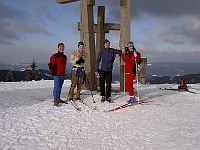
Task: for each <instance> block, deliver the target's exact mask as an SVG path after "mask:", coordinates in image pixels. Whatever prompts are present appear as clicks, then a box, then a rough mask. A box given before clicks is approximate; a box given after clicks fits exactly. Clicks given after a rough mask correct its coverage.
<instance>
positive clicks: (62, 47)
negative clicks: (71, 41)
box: [58, 45, 65, 53]
mask: <svg viewBox="0 0 200 150" xmlns="http://www.w3.org/2000/svg"><path fill="white" fill-rule="evenodd" d="M64 49H65V47H64V46H63V45H60V46H59V47H58V51H59V52H60V53H64Z"/></svg>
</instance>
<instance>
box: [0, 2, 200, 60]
mask: <svg viewBox="0 0 200 150" xmlns="http://www.w3.org/2000/svg"><path fill="white" fill-rule="evenodd" d="M119 4H120V0H96V4H95V7H94V21H95V23H96V22H97V19H96V18H97V17H96V16H97V7H98V6H102V5H104V6H105V9H106V16H105V17H106V22H109V23H118V22H119ZM79 5H80V2H73V3H69V4H63V5H62V4H58V3H56V0H17V1H16V0H9V1H8V0H0V8H1V9H0V63H30V62H32V59H35V61H36V62H37V63H48V61H49V57H50V56H51V55H52V54H53V53H55V52H56V51H57V44H58V42H60V41H62V42H63V43H64V44H65V54H66V55H67V56H68V57H69V56H70V53H71V52H72V50H74V49H76V48H77V43H78V41H79V40H80V37H79V31H78V30H77V22H78V21H79V19H80V16H79V14H80V9H79ZM199 6H200V0H131V40H132V41H133V42H134V44H135V47H136V49H137V50H138V51H139V52H140V53H141V54H142V56H143V57H147V58H148V63H152V62H168V61H170V62H199V60H200V9H199ZM106 38H108V39H109V40H110V41H111V47H114V48H119V31H111V32H110V33H109V34H107V35H106Z"/></svg>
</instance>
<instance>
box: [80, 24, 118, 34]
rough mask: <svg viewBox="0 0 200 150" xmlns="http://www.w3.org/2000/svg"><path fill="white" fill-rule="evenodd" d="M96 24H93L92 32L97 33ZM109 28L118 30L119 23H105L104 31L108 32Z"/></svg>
mask: <svg viewBox="0 0 200 150" xmlns="http://www.w3.org/2000/svg"><path fill="white" fill-rule="evenodd" d="M97 27H98V25H97V24H94V33H97ZM78 30H79V31H80V30H81V29H80V22H78ZM109 30H120V24H119V23H105V24H104V32H105V33H109Z"/></svg>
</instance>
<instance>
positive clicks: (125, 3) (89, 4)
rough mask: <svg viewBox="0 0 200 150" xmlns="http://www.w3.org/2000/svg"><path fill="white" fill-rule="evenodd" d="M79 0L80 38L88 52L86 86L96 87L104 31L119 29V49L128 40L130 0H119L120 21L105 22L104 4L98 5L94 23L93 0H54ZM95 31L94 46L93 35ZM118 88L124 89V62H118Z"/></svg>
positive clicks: (66, 0) (62, 2)
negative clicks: (95, 74) (96, 74)
mask: <svg viewBox="0 0 200 150" xmlns="http://www.w3.org/2000/svg"><path fill="white" fill-rule="evenodd" d="M76 1H80V22H78V30H79V31H80V40H81V41H83V42H84V43H85V44H86V46H85V51H86V52H87V54H88V58H87V61H86V68H85V69H86V76H87V80H88V83H87V86H86V87H87V88H89V89H90V90H96V89H97V79H96V78H95V76H94V72H95V62H96V57H97V54H98V52H99V50H100V49H102V48H103V46H104V43H103V42H104V40H105V33H109V31H110V30H120V49H122V47H124V46H125V45H126V44H127V42H128V41H130V0H120V23H119V24H116V23H105V6H98V17H97V24H94V17H93V6H94V5H95V0H56V2H57V3H60V4H66V3H71V2H76ZM94 33H96V48H95V37H94ZM120 64H121V65H120V90H121V91H123V90H124V63H123V62H122V61H121V62H120Z"/></svg>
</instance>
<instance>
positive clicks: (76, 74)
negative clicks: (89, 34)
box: [68, 41, 87, 100]
mask: <svg viewBox="0 0 200 150" xmlns="http://www.w3.org/2000/svg"><path fill="white" fill-rule="evenodd" d="M86 57H87V53H86V52H85V51H84V43H83V42H81V41H80V42H79V43H78V50H74V51H73V52H72V54H71V56H70V63H71V64H72V66H73V67H72V74H71V87H70V90H69V95H68V97H69V100H73V98H74V89H75V88H77V92H76V99H77V100H81V98H80V92H81V86H82V83H83V80H84V77H85V71H84V63H85V61H86Z"/></svg>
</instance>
